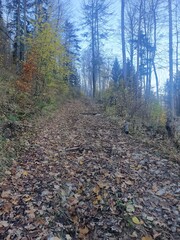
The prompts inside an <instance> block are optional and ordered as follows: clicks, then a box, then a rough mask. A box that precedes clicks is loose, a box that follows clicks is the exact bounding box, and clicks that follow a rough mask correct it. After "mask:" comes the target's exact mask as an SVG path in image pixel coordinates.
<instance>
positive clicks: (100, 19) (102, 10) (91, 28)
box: [83, 0, 111, 97]
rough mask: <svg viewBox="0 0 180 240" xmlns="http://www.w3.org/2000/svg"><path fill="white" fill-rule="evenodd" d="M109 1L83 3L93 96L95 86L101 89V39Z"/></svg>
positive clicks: (95, 0) (89, 0) (100, 0)
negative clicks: (89, 50) (89, 51)
mask: <svg viewBox="0 0 180 240" xmlns="http://www.w3.org/2000/svg"><path fill="white" fill-rule="evenodd" d="M109 7H110V2H109V1H108V0H106V1H103V0H85V1H84V3H83V15H84V25H85V27H86V30H87V31H86V32H85V33H84V36H86V37H87V38H88V40H89V47H90V49H91V68H92V95H93V97H95V95H96V88H97V86H98V87H99V90H100V89H101V74H100V72H101V71H100V68H101V65H102V55H101V54H102V51H101V46H102V41H103V39H106V38H107V33H108V31H107V22H108V18H109V16H110V15H111V13H110V11H109Z"/></svg>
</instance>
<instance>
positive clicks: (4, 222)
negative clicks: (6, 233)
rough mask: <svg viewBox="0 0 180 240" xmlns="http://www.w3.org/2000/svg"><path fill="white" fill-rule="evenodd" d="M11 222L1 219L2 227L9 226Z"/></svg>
mask: <svg viewBox="0 0 180 240" xmlns="http://www.w3.org/2000/svg"><path fill="white" fill-rule="evenodd" d="M8 226H9V223H8V222H7V221H0V227H8Z"/></svg>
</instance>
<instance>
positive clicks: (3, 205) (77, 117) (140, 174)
mask: <svg viewBox="0 0 180 240" xmlns="http://www.w3.org/2000/svg"><path fill="white" fill-rule="evenodd" d="M37 133H38V134H37V138H36V139H35V140H34V141H33V142H31V144H30V146H29V148H28V149H27V150H26V151H25V153H24V154H22V156H21V157H20V158H19V159H17V161H15V162H14V164H13V166H12V168H11V169H10V170H9V171H7V173H6V177H5V178H4V179H3V181H2V182H1V184H0V190H1V192H0V196H1V197H0V239H2V240H3V239H6V240H10V239H22V240H26V239H27V240H29V239H32V240H34V239H37V240H38V239H40V240H41V239H48V240H53V239H54V240H58V239H62V240H65V239H67V240H71V239H72V240H75V239H89V240H96V239H102V240H116V239H122V240H126V239H127V240H130V239H138V240H141V239H142V240H152V239H156V240H168V239H171V240H173V239H175V240H178V239H180V215H179V212H180V208H179V206H180V205H179V202H178V200H179V194H180V185H178V181H179V173H180V168H179V165H178V164H177V163H175V162H172V161H170V160H169V159H168V158H164V157H162V156H161V155H160V154H159V155H158V154H157V152H156V151H155V150H154V148H153V147H152V148H151V147H148V146H146V145H145V144H144V143H143V141H142V142H141V141H136V139H135V138H133V137H132V136H130V135H126V134H124V133H123V132H122V130H121V128H120V126H119V125H118V124H117V122H115V121H113V120H110V119H109V118H107V117H105V115H104V114H103V113H102V112H101V111H100V110H99V109H98V107H97V106H96V105H93V104H90V103H88V102H86V101H85V102H84V103H82V102H80V101H76V102H74V103H72V102H71V103H70V102H69V103H67V104H66V105H65V106H64V107H63V108H62V109H60V110H59V111H58V112H57V113H56V114H54V116H53V117H51V118H50V119H49V120H47V121H42V123H41V124H39V127H38V128H37Z"/></svg>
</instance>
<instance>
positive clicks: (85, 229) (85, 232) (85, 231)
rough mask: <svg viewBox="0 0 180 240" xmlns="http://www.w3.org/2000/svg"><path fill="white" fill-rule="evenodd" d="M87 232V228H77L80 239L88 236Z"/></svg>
mask: <svg viewBox="0 0 180 240" xmlns="http://www.w3.org/2000/svg"><path fill="white" fill-rule="evenodd" d="M88 232H89V228H87V227H84V228H79V233H80V235H81V237H82V236H84V235H86V234H88Z"/></svg>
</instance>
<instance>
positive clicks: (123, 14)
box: [121, 0, 126, 81]
mask: <svg viewBox="0 0 180 240" xmlns="http://www.w3.org/2000/svg"><path fill="white" fill-rule="evenodd" d="M124 21H125V0H121V41H122V43H121V44H122V57H123V77H124V80H125V81H126V44H125V23H124Z"/></svg>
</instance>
